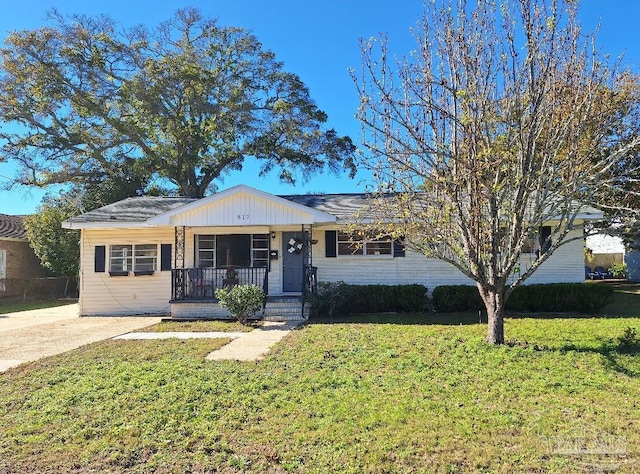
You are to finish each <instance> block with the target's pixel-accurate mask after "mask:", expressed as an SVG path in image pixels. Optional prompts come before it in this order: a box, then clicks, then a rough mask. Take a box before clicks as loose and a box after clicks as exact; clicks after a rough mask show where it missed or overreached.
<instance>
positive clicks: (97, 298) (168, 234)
mask: <svg viewBox="0 0 640 474" xmlns="http://www.w3.org/2000/svg"><path fill="white" fill-rule="evenodd" d="M118 244H157V245H158V260H157V271H156V272H155V273H154V274H153V275H141V276H134V275H133V273H131V274H130V275H129V276H117V277H116V276H113V277H112V276H110V275H109V246H110V245H118ZM160 244H171V245H172V247H173V246H174V229H173V228H142V229H140V228H139V229H109V230H100V229H84V230H83V231H82V238H81V252H82V259H81V268H80V315H83V316H94V315H134V314H169V310H170V308H169V300H170V299H171V272H170V271H162V272H161V271H160ZM97 245H104V246H106V268H105V272H95V271H94V249H95V247H96V246H97ZM173 250H174V251H175V249H173Z"/></svg>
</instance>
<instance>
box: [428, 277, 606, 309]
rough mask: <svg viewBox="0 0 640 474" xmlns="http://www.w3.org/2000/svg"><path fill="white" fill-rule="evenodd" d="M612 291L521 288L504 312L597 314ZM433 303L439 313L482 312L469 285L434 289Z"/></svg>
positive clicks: (586, 287) (574, 287)
mask: <svg viewBox="0 0 640 474" xmlns="http://www.w3.org/2000/svg"><path fill="white" fill-rule="evenodd" d="M614 292H615V290H614V288H613V287H611V286H607V285H586V284H584V283H552V284H547V285H523V286H519V287H517V288H516V289H515V290H513V292H512V293H511V295H509V299H508V300H507V304H506V309H507V310H508V311H516V312H525V313H526V312H542V313H560V312H579V313H589V312H596V311H599V310H601V309H602V308H603V307H605V306H606V305H607V304H609V303H611V302H612V301H613V295H614ZM433 304H434V306H435V309H436V311H438V312H441V313H452V312H457V311H478V310H481V309H484V303H483V302H482V299H481V298H480V294H479V292H478V288H477V287H475V286H469V285H445V286H438V287H436V288H435V289H434V290H433Z"/></svg>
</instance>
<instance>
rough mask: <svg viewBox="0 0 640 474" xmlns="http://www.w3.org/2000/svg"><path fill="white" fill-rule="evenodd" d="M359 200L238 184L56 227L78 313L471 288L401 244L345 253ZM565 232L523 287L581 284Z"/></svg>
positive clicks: (199, 310)
mask: <svg viewBox="0 0 640 474" xmlns="http://www.w3.org/2000/svg"><path fill="white" fill-rule="evenodd" d="M366 204H367V197H366V195H364V194H327V195H299V196H274V195H272V194H268V193H266V192H263V191H259V190H256V189H253V188H250V187H247V186H243V185H240V186H235V187H233V188H230V189H227V190H225V191H222V192H219V193H216V194H214V195H211V196H209V197H206V198H202V199H194V198H185V197H144V198H129V199H125V200H124V201H120V202H117V203H114V204H110V205H108V206H105V207H102V208H100V209H96V210H94V211H91V212H88V213H86V214H83V215H81V216H77V217H74V218H71V219H69V220H67V221H66V222H65V223H63V226H64V227H66V228H69V229H81V231H82V233H81V239H80V255H81V257H80V258H81V266H80V314H81V315H107V314H109V315H111V314H113V315H115V314H145V313H149V314H157V313H165V314H168V313H170V314H171V315H172V316H173V317H176V318H181V317H209V316H223V315H228V313H226V312H225V311H223V310H222V309H220V308H219V307H218V305H217V303H216V301H215V299H214V298H213V292H214V289H215V288H217V287H221V286H224V285H228V284H234V283H240V284H247V283H254V284H257V285H259V286H261V287H263V288H264V289H265V290H266V291H267V293H268V295H269V297H268V299H267V304H266V308H265V315H266V316H267V317H277V318H281V319H298V318H300V317H304V309H303V306H302V303H301V301H302V298H301V295H302V294H303V291H304V290H305V289H310V290H313V289H314V286H315V284H316V283H317V282H333V281H345V282H347V283H353V284H375V283H379V284H389V285H393V284H410V283H420V284H423V285H425V286H427V287H428V289H429V290H430V291H431V290H433V288H435V287H436V286H438V285H444V284H472V282H471V280H469V279H468V278H467V277H465V276H464V275H463V274H462V273H460V271H458V270H457V269H455V268H454V267H452V266H451V265H450V264H448V263H445V262H443V261H440V260H437V259H427V258H425V257H424V256H423V255H421V254H417V253H414V252H410V251H408V250H405V249H404V247H403V246H402V243H401V242H393V241H390V240H379V241H361V245H359V246H354V244H353V241H352V238H354V236H352V235H349V234H347V233H346V231H347V230H348V229H347V227H346V225H345V224H346V223H348V222H349V221H350V220H353V219H352V218H353V216H354V214H355V213H356V212H357V211H358V210H360V209H362V208H364V206H365V205H366ZM597 217H601V215H600V214H598V215H595V214H591V215H587V214H585V215H583V216H579V219H582V220H586V219H592V218H597ZM579 222H581V221H580V220H579ZM550 224H551V225H552V224H553V222H551V223H550ZM545 230H546V231H548V230H549V229H545V228H543V229H542V231H543V233H544V231H545ZM572 232H573V233H572V234H571V236H572V237H579V238H577V239H576V240H574V241H572V242H570V243H567V244H566V245H564V246H562V247H560V248H559V249H558V250H557V251H556V252H555V253H554V254H553V255H552V256H551V257H550V258H549V259H548V260H547V261H546V262H545V263H544V264H543V265H542V266H541V267H540V269H539V270H538V271H537V272H536V273H535V274H534V275H533V276H532V277H531V278H530V279H529V280H528V282H529V283H547V282H583V281H584V248H583V247H584V243H583V239H582V238H581V237H582V229H577V230H575V231H572ZM547 235H548V234H547ZM355 238H356V239H357V238H361V237H358V236H357V235H356V236H355ZM537 241H538V239H535V241H534V243H533V245H531V248H530V249H529V252H528V253H525V254H523V256H522V261H521V268H522V269H524V268H526V267H527V263H528V262H532V261H533V260H534V259H535V258H536V252H537V251H539V250H540V248H539V244H538V243H537Z"/></svg>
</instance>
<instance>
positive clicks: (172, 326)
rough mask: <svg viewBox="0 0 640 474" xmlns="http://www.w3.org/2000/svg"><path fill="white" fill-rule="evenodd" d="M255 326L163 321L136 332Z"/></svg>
mask: <svg viewBox="0 0 640 474" xmlns="http://www.w3.org/2000/svg"><path fill="white" fill-rule="evenodd" d="M254 328H255V326H251V325H250V326H244V325H242V324H240V323H239V322H238V321H232V320H229V321H226V320H224V321H223V320H215V321H163V322H161V323H158V324H154V325H153V326H149V327H146V328H143V329H139V330H138V331H136V332H251V331H253V329H254Z"/></svg>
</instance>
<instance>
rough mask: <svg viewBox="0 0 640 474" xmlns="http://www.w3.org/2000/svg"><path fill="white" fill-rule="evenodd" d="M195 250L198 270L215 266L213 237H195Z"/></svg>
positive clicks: (214, 241) (214, 238) (214, 237)
mask: <svg viewBox="0 0 640 474" xmlns="http://www.w3.org/2000/svg"><path fill="white" fill-rule="evenodd" d="M196 249H197V250H196V262H197V266H198V267H199V268H202V267H213V266H215V261H216V258H215V252H216V236H215V235H196Z"/></svg>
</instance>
